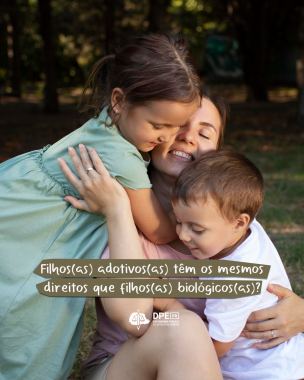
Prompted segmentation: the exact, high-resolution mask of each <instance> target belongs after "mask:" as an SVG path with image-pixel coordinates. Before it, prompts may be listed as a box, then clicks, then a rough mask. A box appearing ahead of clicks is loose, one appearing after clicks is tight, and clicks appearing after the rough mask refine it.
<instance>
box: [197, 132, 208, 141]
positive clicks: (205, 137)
mask: <svg viewBox="0 0 304 380" xmlns="http://www.w3.org/2000/svg"><path fill="white" fill-rule="evenodd" d="M199 135H200V136H202V137H204V139H206V140H210V138H209V137H207V136H205V135H202V134H201V133H200V134H199Z"/></svg>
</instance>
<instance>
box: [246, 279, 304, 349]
mask: <svg viewBox="0 0 304 380" xmlns="http://www.w3.org/2000/svg"><path fill="white" fill-rule="evenodd" d="M267 289H268V291H270V292H271V293H273V294H275V295H277V296H278V297H279V302H278V303H277V304H276V305H275V306H271V307H269V308H267V309H261V310H258V311H255V312H253V313H251V314H250V316H249V318H248V321H247V324H246V325H245V328H244V330H246V331H243V332H242V334H241V336H243V337H246V338H250V339H271V340H270V341H268V342H265V343H256V344H254V345H253V347H255V348H259V349H261V350H265V349H268V348H272V347H275V346H278V345H279V344H281V343H283V342H285V341H286V340H288V339H290V338H292V337H293V336H295V335H296V334H298V333H299V332H303V331H304V300H303V299H302V298H300V297H299V296H297V295H296V294H295V293H293V292H292V291H291V290H289V289H286V288H283V287H282V286H280V285H274V284H269V285H268V288H267ZM263 319H267V320H266V321H262V322H255V321H259V320H260V321H261V320H263ZM272 333H273V334H275V335H276V337H275V338H273V336H272V335H273V334H272Z"/></svg>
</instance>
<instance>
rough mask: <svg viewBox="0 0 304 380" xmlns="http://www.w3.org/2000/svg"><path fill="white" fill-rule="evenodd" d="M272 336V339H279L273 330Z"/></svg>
mask: <svg viewBox="0 0 304 380" xmlns="http://www.w3.org/2000/svg"><path fill="white" fill-rule="evenodd" d="M271 336H272V338H276V337H277V336H276V334H275V333H274V332H273V330H271Z"/></svg>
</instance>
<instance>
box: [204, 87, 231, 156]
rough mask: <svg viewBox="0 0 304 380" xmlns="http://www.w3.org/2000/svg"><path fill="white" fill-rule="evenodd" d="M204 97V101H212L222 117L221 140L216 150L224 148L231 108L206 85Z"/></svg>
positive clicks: (219, 139)
mask: <svg viewBox="0 0 304 380" xmlns="http://www.w3.org/2000/svg"><path fill="white" fill-rule="evenodd" d="M202 97H203V99H208V100H210V102H211V103H213V105H214V106H215V107H216V109H217V110H218V113H219V115H220V119H221V125H220V130H219V138H218V141H217V146H216V149H219V148H220V147H221V146H222V144H223V141H224V133H225V128H226V123H227V120H228V119H229V115H230V107H229V104H228V102H227V101H226V99H224V98H223V97H222V96H220V95H218V94H217V93H216V92H215V90H213V89H211V88H210V87H208V86H206V85H205V84H203V85H202Z"/></svg>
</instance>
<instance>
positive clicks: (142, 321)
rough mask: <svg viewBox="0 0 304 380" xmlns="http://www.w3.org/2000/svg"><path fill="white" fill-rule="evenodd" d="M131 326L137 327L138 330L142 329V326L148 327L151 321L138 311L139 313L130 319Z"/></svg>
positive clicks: (132, 315)
mask: <svg viewBox="0 0 304 380" xmlns="http://www.w3.org/2000/svg"><path fill="white" fill-rule="evenodd" d="M129 322H130V323H131V325H134V326H137V330H139V329H140V325H147V324H148V323H150V319H147V318H146V316H145V314H144V313H140V312H139V310H137V313H132V314H131V315H130V318H129Z"/></svg>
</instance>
